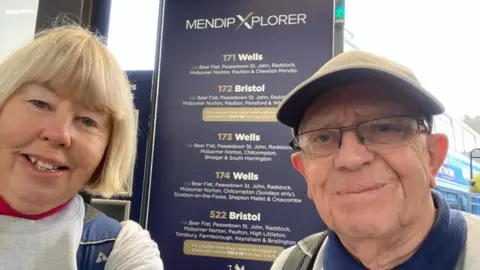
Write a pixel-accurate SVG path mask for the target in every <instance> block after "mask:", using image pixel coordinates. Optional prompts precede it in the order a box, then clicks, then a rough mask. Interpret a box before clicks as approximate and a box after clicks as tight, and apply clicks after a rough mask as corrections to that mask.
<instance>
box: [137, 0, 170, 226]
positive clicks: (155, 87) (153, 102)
mask: <svg viewBox="0 0 480 270" xmlns="http://www.w3.org/2000/svg"><path fill="white" fill-rule="evenodd" d="M159 5H160V6H159V8H158V22H157V41H156V47H155V66H154V70H153V78H152V92H151V97H150V119H149V125H148V136H147V149H146V154H145V173H144V176H143V189H142V203H141V206H140V221H139V222H140V225H141V226H142V227H143V228H145V229H147V225H148V214H149V210H150V209H149V206H150V191H151V190H150V189H151V183H152V170H153V162H154V158H153V152H154V148H155V134H156V127H157V104H158V91H160V90H159V83H158V82H159V80H160V65H161V58H162V41H163V17H164V11H165V0H160V3H159Z"/></svg>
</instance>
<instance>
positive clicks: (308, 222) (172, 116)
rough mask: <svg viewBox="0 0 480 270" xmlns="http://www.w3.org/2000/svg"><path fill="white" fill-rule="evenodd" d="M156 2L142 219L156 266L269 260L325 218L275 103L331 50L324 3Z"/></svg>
mask: <svg viewBox="0 0 480 270" xmlns="http://www.w3.org/2000/svg"><path fill="white" fill-rule="evenodd" d="M164 8H165V9H164V18H163V20H164V23H163V29H162V31H163V37H162V39H163V42H162V45H161V46H162V48H161V64H160V77H159V80H158V81H159V85H158V89H157V90H158V114H157V115H156V121H157V122H156V123H157V127H156V136H155V148H154V159H153V172H152V182H151V200H150V205H149V217H148V224H147V225H148V229H149V230H150V232H151V234H152V236H153V238H154V239H155V240H156V241H157V242H158V243H159V246H160V251H161V256H162V258H163V260H164V263H165V268H166V269H225V270H230V269H232V270H240V269H244V270H254V269H269V268H270V266H271V264H272V262H273V260H274V259H275V258H276V257H277V256H278V254H279V252H281V251H282V250H283V249H285V248H286V247H289V246H291V245H293V244H295V242H296V241H298V240H299V239H301V238H303V237H305V236H307V235H309V234H311V233H314V232H318V231H320V230H323V229H324V228H325V227H324V225H323V223H322V222H321V220H320V218H319V217H318V214H317V212H316V210H315V207H314V205H313V203H312V202H311V201H310V200H309V199H308V198H307V196H306V194H307V190H306V184H305V181H304V179H303V178H302V177H301V175H300V174H299V173H298V172H296V171H295V170H294V168H293V167H292V165H291V164H290V155H291V153H292V152H291V149H290V148H289V147H288V142H289V141H290V140H291V133H290V131H289V130H288V129H287V128H286V127H284V126H282V125H280V124H279V123H277V122H276V120H275V110H276V106H277V105H278V104H279V102H280V101H281V100H282V99H283V97H284V96H285V95H286V94H287V93H288V92H289V90H290V89H292V88H293V87H294V86H295V85H296V84H298V83H300V82H301V81H303V80H304V79H306V78H308V77H309V76H311V75H312V74H313V73H314V72H315V71H316V70H318V68H319V67H320V66H321V65H323V64H324V63H325V62H326V61H328V60H329V59H331V57H332V53H333V29H334V3H333V1H319V0H296V1H291V0H262V1H259V0H256V1H253V0H250V1H247V0H243V1H234V0H231V1H220V0H204V1H199V0H189V1H188V0H175V1H166V3H165V7H164Z"/></svg>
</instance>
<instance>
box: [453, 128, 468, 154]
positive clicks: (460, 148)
mask: <svg viewBox="0 0 480 270" xmlns="http://www.w3.org/2000/svg"><path fill="white" fill-rule="evenodd" d="M452 122H453V134H454V135H455V149H456V150H457V152H459V153H463V154H465V145H464V143H463V132H462V131H463V128H462V126H461V125H460V123H458V122H457V121H452Z"/></svg>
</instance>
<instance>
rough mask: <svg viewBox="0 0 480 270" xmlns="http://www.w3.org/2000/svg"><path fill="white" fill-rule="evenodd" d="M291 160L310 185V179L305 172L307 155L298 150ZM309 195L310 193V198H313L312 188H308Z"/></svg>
mask: <svg viewBox="0 0 480 270" xmlns="http://www.w3.org/2000/svg"><path fill="white" fill-rule="evenodd" d="M291 160H292V164H293V167H295V169H297V171H298V172H299V173H301V174H302V176H303V179H305V181H306V182H307V186H308V180H307V177H306V176H307V175H306V173H305V157H304V156H303V155H302V153H301V152H296V153H293V154H292V156H291ZM307 195H308V198H310V199H312V196H311V195H312V194H311V193H310V188H307Z"/></svg>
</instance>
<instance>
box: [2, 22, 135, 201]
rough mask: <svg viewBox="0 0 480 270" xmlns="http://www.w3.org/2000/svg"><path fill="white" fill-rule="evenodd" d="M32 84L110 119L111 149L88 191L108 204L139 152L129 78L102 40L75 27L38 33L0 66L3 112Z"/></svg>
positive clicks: (119, 188)
mask: <svg viewBox="0 0 480 270" xmlns="http://www.w3.org/2000/svg"><path fill="white" fill-rule="evenodd" d="M31 83H38V84H46V85H50V86H52V87H53V88H54V89H55V90H56V92H60V93H61V91H70V92H69V93H67V94H69V95H73V97H74V98H75V99H76V100H77V101H79V102H82V104H84V105H86V106H89V108H90V109H93V110H99V111H105V112H107V113H108V114H109V115H110V117H111V119H112V120H113V121H112V126H111V127H112V129H111V135H110V139H109V144H108V147H107V149H106V152H105V154H104V157H103V160H102V162H101V163H100V165H99V167H98V168H97V170H96V172H95V173H94V175H93V176H92V178H91V179H89V181H88V183H87V186H86V187H85V190H86V191H88V192H89V193H91V194H94V195H100V196H103V197H107V198H108V197H110V196H112V195H115V194H119V193H121V192H124V191H125V190H124V189H125V183H126V181H127V179H128V178H129V177H130V176H131V173H132V170H133V163H134V159H135V154H136V146H137V133H136V125H135V121H136V120H135V118H134V104H133V96H132V92H131V86H130V83H129V80H128V78H127V76H126V74H125V72H124V71H123V70H122V69H121V67H120V65H119V64H118V62H117V61H116V59H115V58H114V56H113V55H112V54H111V53H110V52H109V51H108V50H107V48H106V46H105V45H104V44H103V43H102V41H101V39H100V37H99V36H97V35H95V34H93V33H92V32H90V31H88V30H86V29H84V28H82V27H80V26H77V25H67V26H59V27H55V28H52V29H48V30H45V31H43V32H40V33H38V34H37V35H36V36H35V38H34V40H33V41H32V42H30V43H28V44H27V45H25V46H24V47H22V48H20V49H19V50H17V51H16V52H14V53H13V54H12V55H10V56H9V57H8V58H7V59H5V60H4V62H3V63H1V64H0V108H1V107H3V104H4V103H5V102H6V101H7V100H8V99H9V98H10V97H11V96H12V95H13V94H14V93H15V92H16V91H18V90H19V89H21V88H22V87H23V86H24V85H26V84H31ZM72 91H73V92H72ZM85 158H88V157H85Z"/></svg>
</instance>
